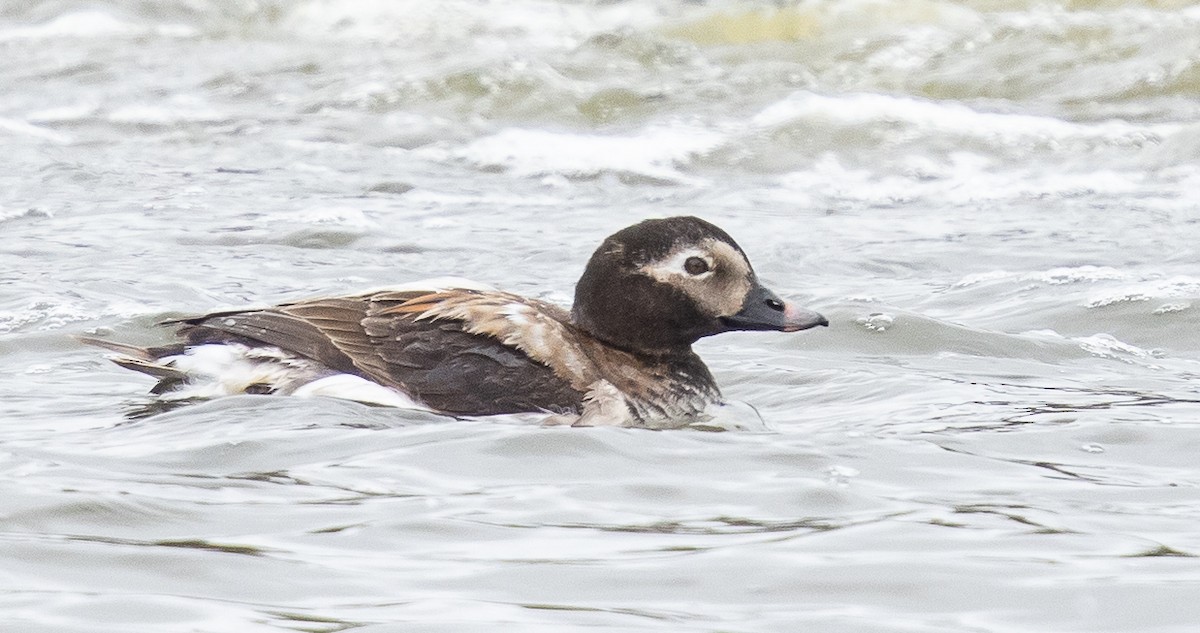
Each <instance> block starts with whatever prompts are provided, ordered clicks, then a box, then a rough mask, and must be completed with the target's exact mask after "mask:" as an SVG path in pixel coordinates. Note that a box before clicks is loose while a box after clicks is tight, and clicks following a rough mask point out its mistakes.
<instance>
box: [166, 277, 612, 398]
mask: <svg viewBox="0 0 1200 633" xmlns="http://www.w3.org/2000/svg"><path fill="white" fill-rule="evenodd" d="M173 323H177V324H180V325H182V326H183V329H182V330H181V335H183V336H185V337H186V339H187V341H188V343H189V344H192V345H198V344H206V343H221V342H238V343H242V344H246V345H251V346H260V347H261V346H272V347H277V348H279V349H282V350H284V351H286V352H289V353H292V354H296V355H299V356H303V357H305V358H309V359H312V360H315V361H317V362H319V363H320V364H322V365H324V366H325V367H328V368H330V369H331V370H335V371H338V372H344V373H350V374H356V375H359V376H362V377H365V378H367V379H369V380H372V381H374V382H377V383H379V384H382V385H385V386H388V387H391V388H394V389H398V390H400V391H402V392H404V393H406V394H408V395H409V396H411V397H413V398H415V399H417V400H420V401H422V402H424V403H425V404H427V405H428V406H430V407H432V408H434V409H437V410H440V411H443V412H447V413H452V414H458V415H491V414H496V413H517V412H525V411H559V412H573V411H578V410H579V408H580V407H581V404H582V399H583V392H584V391H585V390H586V385H587V384H588V383H587V382H585V380H586V376H583V375H581V373H582V372H581V371H580V370H579V367H581V366H582V363H580V361H579V358H578V352H576V351H574V348H573V346H572V345H569V344H567V343H566V341H567V340H568V339H569V336H568V333H569V329H570V325H569V324H568V320H567V313H566V311H564V310H563V309H562V308H559V307H557V306H554V305H551V304H547V303H543V302H540V301H535V300H531V299H527V298H524V297H521V296H519V295H514V294H511V293H505V292H499V291H492V290H476V289H466V288H456V289H448V290H435V291H429V290H419V289H404V290H382V291H377V292H372V293H368V294H364V295H358V296H351V297H333V298H322V299H312V300H307V301H299V302H294V303H287V304H282V305H278V306H274V307H271V308H265V309H259V310H245V311H231V312H217V313H212V314H207V315H203V316H200V317H192V318H186V319H179V320H176V321H173Z"/></svg>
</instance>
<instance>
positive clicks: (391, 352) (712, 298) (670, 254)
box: [86, 217, 829, 426]
mask: <svg viewBox="0 0 1200 633" xmlns="http://www.w3.org/2000/svg"><path fill="white" fill-rule="evenodd" d="M164 324H165V325H172V326H176V327H177V328H178V332H177V335H178V337H179V338H180V339H181V342H179V343H177V344H174V345H166V346H162V347H152V348H140V347H134V346H130V345H125V344H121V343H115V342H112V341H105V340H99V339H86V342H89V343H93V344H97V345H101V346H103V347H107V348H109V349H112V350H115V351H117V352H119V353H120V355H119V356H115V357H113V359H112V360H114V361H115V362H116V363H117V364H119V365H121V366H122V367H126V368H129V369H133V370H136V371H139V372H142V373H145V374H149V375H151V376H154V377H155V378H157V379H158V384H157V385H156V386H155V387H154V388H153V389H152V390H151V392H152V393H154V394H157V395H158V396H159V398H162V399H184V398H198V397H201V398H202V397H215V396H220V395H227V394H236V393H259V394H280V395H287V394H291V395H301V396H303V395H308V396H313V395H326V396H333V397H340V398H346V399H350V400H357V401H360V402H367V403H373V404H380V405H390V406H401V407H418V408H425V409H431V410H433V411H437V412H442V413H448V414H451V415H456V416H478V415H492V414H501V413H519V412H547V413H553V414H558V415H557V416H556V419H557V420H558V421H568V422H573V423H574V424H575V425H578V426H594V425H617V426H664V425H671V424H680V425H682V424H686V423H688V422H691V421H695V420H698V419H702V418H703V417H704V416H705V410H706V409H707V408H708V407H710V406H711V405H714V404H718V403H720V402H721V394H720V391H719V390H718V389H717V385H716V382H715V381H714V380H713V377H712V374H711V373H709V371H708V367H706V366H705V365H704V362H703V361H702V360H700V357H699V356H697V355H696V353H695V352H693V351H692V343H695V342H696V341H697V340H698V339H700V338H702V337H705V336H711V335H713V334H720V333H721V332H730V331H734V330H776V331H783V332H796V331H799V330H805V329H808V328H811V327H815V326H818V325H828V324H829V323H828V321H826V320H825V317H823V316H821V315H820V314H818V313H816V312H812V311H809V310H805V309H803V308H800V307H797V306H794V305H792V304H789V303H786V302H785V301H783V300H782V299H780V298H779V297H778V296H776V295H775V293H773V292H771V291H770V290H768V289H767V288H764V287H763V286H762V285H761V284H760V283H759V281H758V278H757V276H756V275H755V273H754V269H753V268H752V267H751V266H750V261H749V260H748V259H747V258H746V254H745V253H744V252H743V251H742V249H741V248H740V247H739V246H738V245H737V243H736V242H734V241H733V238H731V237H730V236H729V235H728V234H727V233H725V231H723V230H721V229H720V228H718V227H716V226H714V225H712V224H710V223H708V222H706V221H704V220H701V219H699V218H694V217H674V218H667V219H662V220H646V221H644V222H641V223H638V224H635V225H633V226H630V227H628V228H625V229H623V230H621V231H618V232H617V233H615V234H613V235H612V236H610V237H608V239H606V240H604V243H603V244H601V245H600V247H599V248H598V249H596V252H595V253H593V254H592V257H591V259H590V260H589V261H588V264H587V268H586V269H585V270H584V272H583V276H582V277H581V278H580V280H579V283H578V284H577V285H576V287H575V304H574V306H572V308H571V309H570V310H569V311H568V310H565V309H563V308H561V307H559V306H557V305H553V304H550V303H546V302H543V301H538V300H535V299H529V298H526V297H522V296H519V295H515V294H511V293H508V292H503V291H500V290H494V289H491V288H488V287H485V286H481V285H479V284H476V283H472V282H469V281H466V280H442V281H441V282H440V283H424V284H414V285H409V286H405V287H400V288H392V289H386V290H378V291H373V292H368V293H365V294H358V295H351V296H341V297H330V298H323V299H309V300H304V301H297V302H293V303H284V304H280V305H277V306H274V307H269V308H254V309H246V310H232V311H228V312H214V313H211V314H205V315H202V316H196V317H189V318H183V319H176V320H171V321H166V322H164Z"/></svg>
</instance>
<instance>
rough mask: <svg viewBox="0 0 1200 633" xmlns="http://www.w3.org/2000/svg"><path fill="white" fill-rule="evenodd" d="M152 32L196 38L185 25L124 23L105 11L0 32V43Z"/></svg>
mask: <svg viewBox="0 0 1200 633" xmlns="http://www.w3.org/2000/svg"><path fill="white" fill-rule="evenodd" d="M147 33H153V34H156V35H161V36H166V37H194V36H196V34H197V33H198V31H196V29H194V28H192V27H189V26H184V25H182V24H159V25H154V26H152V27H145V26H139V25H135V24H131V23H129V22H125V21H122V20H120V19H118V18H117V17H115V16H113V15H111V14H109V13H106V12H104V11H99V10H93V11H73V12H71V13H64V14H62V15H60V16H58V17H56V18H54V19H52V20H50V21H48V22H43V23H42V24H37V25H34V26H24V27H18V28H14V29H8V30H5V31H0V41H4V40H14V39H50V38H62V37H74V38H92V37H94V38H101V37H122V36H125V37H130V36H138V35H144V34H147Z"/></svg>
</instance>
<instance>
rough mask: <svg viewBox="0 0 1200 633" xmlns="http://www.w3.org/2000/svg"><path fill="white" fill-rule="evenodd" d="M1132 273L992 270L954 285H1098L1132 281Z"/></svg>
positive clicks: (1108, 269)
mask: <svg viewBox="0 0 1200 633" xmlns="http://www.w3.org/2000/svg"><path fill="white" fill-rule="evenodd" d="M1132 276H1133V275H1132V274H1131V273H1128V272H1125V271H1121V270H1117V269H1116V268H1112V267H1110V266H1092V265H1087V266H1060V267H1056V268H1050V269H1048V270H1042V271H1035V272H1027V273H1017V272H1010V271H1007V270H992V271H988V272H984V273H976V274H972V275H967V276H965V277H963V278H962V279H960V280H958V281H957V282H955V283H954V284H953V287H955V288H966V287H968V286H974V285H977V284H981V283H987V282H992V281H1018V282H1023V283H1028V282H1034V283H1038V284H1044V285H1047V286H1066V285H1071V284H1086V283H1096V282H1100V281H1122V280H1127V279H1130V278H1131V277H1132Z"/></svg>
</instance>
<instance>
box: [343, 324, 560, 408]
mask: <svg viewBox="0 0 1200 633" xmlns="http://www.w3.org/2000/svg"><path fill="white" fill-rule="evenodd" d="M364 324H365V326H366V329H367V332H368V334H369V335H370V336H371V337H372V338H373V339H374V340H375V341H377V343H376V350H375V351H376V358H377V359H378V361H376V362H371V363H368V366H370V367H371V374H372V375H373V376H374V377H376V379H379V378H385V380H386V381H387V382H394V383H396V384H399V385H403V386H404V389H405V391H407V392H408V393H409V394H410V395H412V396H413V397H415V398H417V399H419V400H421V401H422V402H424V403H426V404H428V405H429V406H431V407H433V408H435V409H438V410H441V411H446V412H448V413H454V414H458V415H493V414H498V413H520V412H525V411H555V412H568V411H578V410H579V408H580V407H581V406H582V401H583V394H582V393H581V392H579V391H576V390H575V389H573V388H572V387H571V385H570V384H569V383H568V382H567V381H565V380H563V379H562V378H560V377H559V376H558V375H556V374H555V373H554V370H552V369H550V367H548V366H546V365H544V364H542V363H539V362H537V361H535V360H533V359H531V358H530V357H529V356H528V355H526V354H525V353H523V352H521V351H520V350H517V349H515V348H513V347H509V346H508V345H505V344H503V343H501V342H499V341H497V340H496V339H494V338H491V337H489V336H484V335H480V334H471V333H469V332H465V331H463V325H464V324H463V323H462V322H461V321H454V320H445V319H439V320H414V319H413V318H412V316H411V315H406V314H397V315H387V316H379V317H372V318H369V319H367V320H366V321H365V322H364ZM377 372H379V373H377ZM381 374H382V375H381ZM385 380H380V382H384V381H385Z"/></svg>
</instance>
